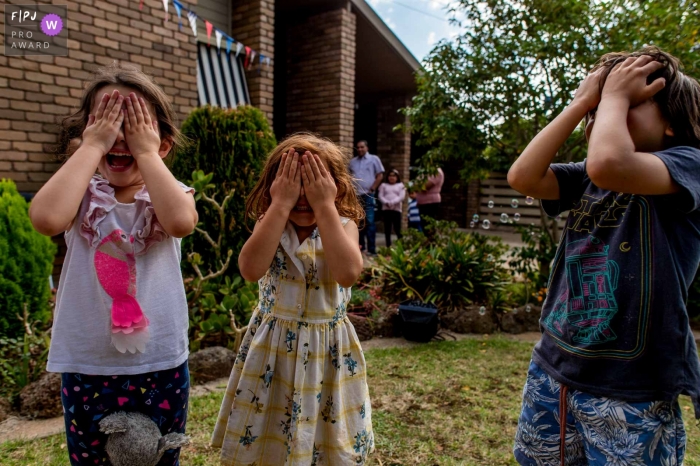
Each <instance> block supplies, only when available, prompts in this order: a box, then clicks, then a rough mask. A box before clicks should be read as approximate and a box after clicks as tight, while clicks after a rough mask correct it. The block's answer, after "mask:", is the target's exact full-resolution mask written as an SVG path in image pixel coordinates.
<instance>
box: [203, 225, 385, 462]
mask: <svg viewBox="0 0 700 466" xmlns="http://www.w3.org/2000/svg"><path fill="white" fill-rule="evenodd" d="M342 221H343V225H345V224H346V223H347V222H348V219H345V218H343V219H342ZM259 284H260V302H259V304H258V307H257V308H256V309H255V311H254V312H253V316H252V317H251V319H250V326H249V327H248V331H247V332H246V334H245V337H244V338H243V342H242V344H241V348H240V351H239V353H238V356H237V358H236V362H235V364H234V367H233V371H232V372H231V377H230V379H229V382H228V387H227V389H226V395H225V396H224V400H223V402H222V404H221V409H220V411H219V417H218V419H217V421H216V426H215V428H214V433H213V435H212V445H213V446H214V447H221V449H222V450H221V461H222V464H224V465H245V466H248V465H255V466H267V465H274V466H279V465H295V466H296V465H299V466H301V465H304V466H310V465H312V466H321V465H333V466H336V465H337V466H340V465H349V464H356V465H362V464H365V461H366V459H367V456H368V454H369V453H370V452H371V451H372V450H373V449H374V435H373V432H372V412H371V407H370V400H369V391H368V388H367V380H366V365H365V358H364V354H363V353H362V348H361V347H360V342H359V340H358V338H357V334H356V333H355V329H354V328H353V326H352V324H351V323H350V321H349V320H348V318H347V316H346V306H347V304H348V302H349V301H350V289H349V288H343V287H341V286H340V285H338V283H336V282H335V281H333V279H332V278H331V275H330V270H329V269H328V266H327V264H326V261H325V257H324V254H323V247H322V244H321V237H320V235H319V233H318V229H316V230H315V231H314V232H313V233H312V235H311V236H309V238H307V239H306V240H305V241H304V242H303V243H302V244H299V239H298V237H297V234H296V231H295V230H294V227H293V226H292V225H291V223H289V222H288V223H287V226H286V228H285V231H284V233H283V235H282V238H281V240H280V246H279V247H278V249H277V253H276V254H275V258H274V260H273V262H272V265H271V266H270V269H269V270H268V272H267V274H266V275H265V276H264V277H263V278H261V279H260V282H259Z"/></svg>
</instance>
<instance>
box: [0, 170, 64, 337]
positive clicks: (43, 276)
mask: <svg viewBox="0 0 700 466" xmlns="http://www.w3.org/2000/svg"><path fill="white" fill-rule="evenodd" d="M55 254H56V245H55V244H53V242H52V241H51V238H48V237H46V236H43V235H41V234H40V233H38V232H37V231H36V230H34V228H33V227H32V224H31V221H30V220H29V214H28V206H27V202H26V201H25V200H24V198H23V197H22V196H21V195H20V194H19V192H17V188H16V186H15V184H14V182H13V181H11V180H5V179H2V180H0V258H1V259H0V337H5V338H10V339H21V337H22V334H23V333H24V330H25V328H24V325H23V324H22V321H21V320H19V319H18V318H17V316H18V315H21V314H22V313H23V307H24V305H25V304H26V306H27V308H28V312H29V316H30V317H31V320H32V321H35V320H37V321H40V322H42V323H46V322H48V320H49V319H50V318H51V312H50V310H49V299H50V296H51V289H50V287H49V276H50V275H51V271H52V268H53V260H54V255H55Z"/></svg>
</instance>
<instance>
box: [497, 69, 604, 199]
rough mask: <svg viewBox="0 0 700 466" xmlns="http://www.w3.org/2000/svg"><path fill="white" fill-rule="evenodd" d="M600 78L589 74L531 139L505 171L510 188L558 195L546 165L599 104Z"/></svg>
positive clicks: (536, 194)
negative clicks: (566, 104) (562, 109)
mask: <svg viewBox="0 0 700 466" xmlns="http://www.w3.org/2000/svg"><path fill="white" fill-rule="evenodd" d="M599 80H600V73H599V72H595V73H592V74H590V75H588V76H587V77H586V79H584V80H583V82H582V83H581V85H580V86H579V88H578V90H577V91H576V97H574V100H573V101H572V102H571V103H570V104H569V106H568V107H566V108H565V109H564V111H563V112H561V113H560V114H559V115H558V116H557V117H556V118H555V119H554V120H552V121H551V122H550V123H549V124H548V125H547V126H546V127H545V128H544V129H543V130H542V131H540V132H539V133H538V134H537V136H535V138H534V139H533V140H532V141H530V144H528V145H527V147H526V148H525V150H524V151H523V153H522V154H520V157H518V159H517V160H516V161H515V163H513V165H512V166H511V167H510V170H509V171H508V183H509V184H510V186H511V187H512V188H513V189H515V190H516V191H518V192H520V193H521V194H524V195H526V196H532V197H535V198H538V199H551V200H556V199H559V182H558V181H557V177H556V176H555V175H554V172H553V171H552V170H551V169H550V168H549V166H550V165H551V164H552V160H554V157H555V156H556V155H557V152H558V151H559V149H560V148H561V146H563V145H564V143H565V142H566V140H567V139H568V137H569V136H571V133H573V132H574V130H575V129H576V127H577V126H578V124H579V123H580V122H581V120H582V119H583V118H584V117H585V116H586V114H587V113H588V112H589V111H590V110H592V109H594V108H595V107H596V105H598V101H599V100H600V97H599V95H598V92H599V91H598V83H599Z"/></svg>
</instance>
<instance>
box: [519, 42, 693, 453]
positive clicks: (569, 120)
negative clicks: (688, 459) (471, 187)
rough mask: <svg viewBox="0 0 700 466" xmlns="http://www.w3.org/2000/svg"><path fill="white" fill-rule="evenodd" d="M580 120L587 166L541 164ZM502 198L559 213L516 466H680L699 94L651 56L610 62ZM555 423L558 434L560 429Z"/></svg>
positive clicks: (672, 67)
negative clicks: (564, 216)
mask: <svg viewBox="0 0 700 466" xmlns="http://www.w3.org/2000/svg"><path fill="white" fill-rule="evenodd" d="M584 117H585V118H586V131H585V132H586V137H587V139H588V155H587V159H586V160H585V161H584V162H581V163H572V164H551V162H552V160H553V158H554V156H555V154H556V153H557V151H558V150H559V148H560V147H561V146H562V145H563V144H564V142H565V141H566V139H567V138H568V137H569V136H570V135H571V133H572V132H573V131H574V130H575V128H576V126H577V125H578V124H579V122H580V121H581V120H582V119H583V118H584ZM508 181H509V183H510V185H511V186H512V187H513V188H514V189H516V190H517V191H520V192H521V193H522V194H525V195H528V196H532V197H537V198H540V199H542V206H543V208H544V210H545V211H546V213H547V214H548V215H551V216H556V215H558V214H559V213H561V212H563V211H566V210H569V211H570V213H569V218H568V220H567V222H566V227H565V229H564V232H563V234H562V238H561V242H560V244H559V248H558V250H557V254H556V257H555V258H554V261H553V263H552V272H551V275H550V282H549V285H548V297H547V300H546V301H545V303H544V306H543V308H542V317H541V320H540V327H541V330H542V339H541V340H540V342H539V343H538V344H537V346H536V347H535V349H534V351H533V354H532V362H531V364H530V368H529V371H528V378H527V382H526V384H525V389H524V391H523V406H522V413H521V416H520V420H519V423H518V431H517V434H516V439H515V447H514V454H515V458H516V460H517V461H518V462H519V463H520V464H523V465H559V464H566V465H579V464H580V465H585V464H594V465H598V464H600V465H602V464H630V465H632V464H640V465H641V464H644V465H680V464H682V461H683V454H684V452H685V432H684V430H683V422H682V419H681V411H680V407H679V405H678V395H680V394H685V395H689V396H690V397H691V398H692V401H693V404H694V406H695V414H696V417H700V363H699V361H698V354H697V348H696V345H695V340H694V338H693V335H692V332H691V330H690V326H689V323H688V314H687V311H686V306H685V303H686V299H687V296H688V288H689V286H690V284H691V282H692V281H693V278H694V276H695V274H696V272H697V270H698V263H699V262H700V85H699V84H698V82H697V81H696V80H694V79H692V78H690V77H688V76H686V75H685V74H683V73H682V72H681V71H680V63H679V61H678V60H677V59H676V58H674V57H672V56H671V55H669V54H667V53H665V52H662V51H661V50H659V49H657V48H652V47H648V48H644V49H642V50H640V51H638V52H634V53H625V54H622V53H616V54H608V55H605V56H603V57H602V58H601V60H600V61H599V62H598V64H597V65H596V66H595V67H594V68H593V70H592V72H591V74H589V75H588V77H586V79H585V80H584V81H583V82H582V83H581V85H580V87H579V88H578V90H577V91H576V96H575V97H574V99H573V101H572V102H571V104H569V106H568V107H567V108H566V109H565V110H564V111H563V112H562V113H561V114H560V115H559V116H557V118H555V119H554V120H553V121H552V122H551V123H550V124H549V125H548V126H547V127H546V128H545V129H544V130H542V131H541V132H540V133H539V134H538V135H537V136H536V137H535V138H534V139H533V140H532V141H531V142H530V144H529V145H528V147H527V148H526V149H525V151H524V152H523V153H522V155H521V156H520V157H519V158H518V160H517V161H516V162H515V163H514V164H513V166H512V167H511V169H510V172H509V173H508ZM560 421H565V422H560Z"/></svg>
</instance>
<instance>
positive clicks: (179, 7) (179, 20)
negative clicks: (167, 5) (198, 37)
mask: <svg viewBox="0 0 700 466" xmlns="http://www.w3.org/2000/svg"><path fill="white" fill-rule="evenodd" d="M173 5H175V11H176V12H177V23H178V25H177V27H178V28H179V29H180V30H181V31H182V5H180V2H178V1H177V0H173Z"/></svg>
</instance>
